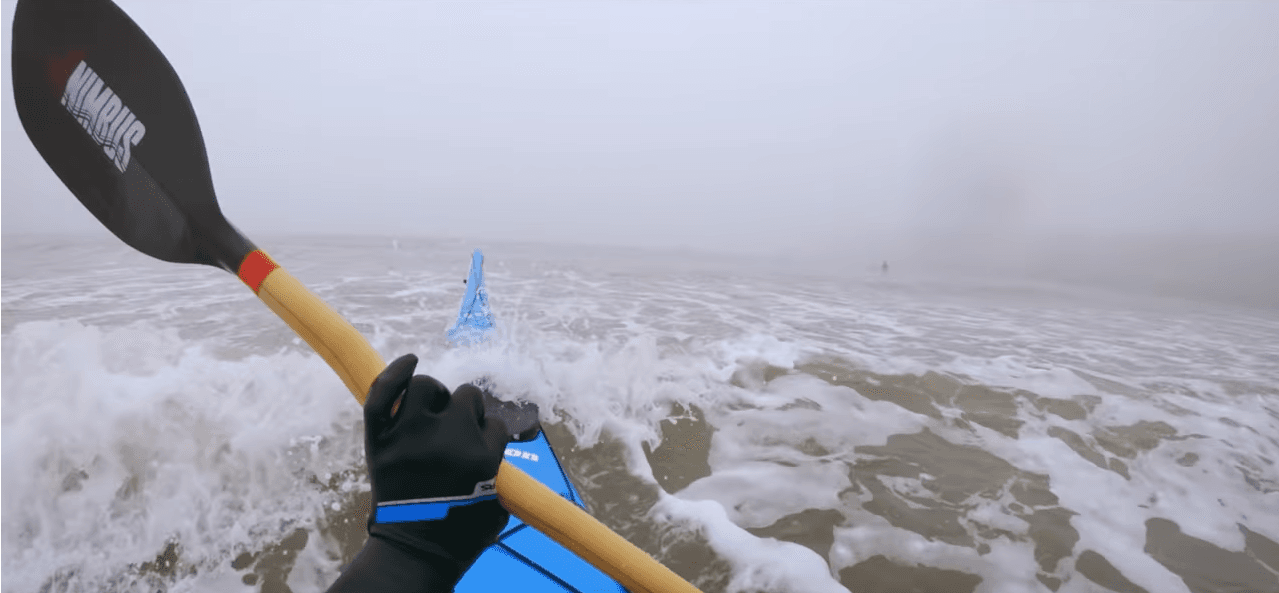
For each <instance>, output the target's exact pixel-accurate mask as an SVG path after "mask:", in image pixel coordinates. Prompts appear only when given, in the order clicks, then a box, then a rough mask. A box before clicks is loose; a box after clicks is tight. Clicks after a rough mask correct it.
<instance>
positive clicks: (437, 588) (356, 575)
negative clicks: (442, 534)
mask: <svg viewBox="0 0 1279 593" xmlns="http://www.w3.org/2000/svg"><path fill="white" fill-rule="evenodd" d="M459 578H461V575H460V574H458V572H457V569H456V568H455V567H454V566H453V565H452V564H451V563H448V562H444V561H442V560H441V561H438V562H436V561H432V560H429V559H428V558H425V557H423V556H419V555H416V554H410V553H408V552H406V551H404V550H401V549H400V548H399V547H397V546H395V545H394V544H391V543H388V542H386V541H383V540H382V539H381V538H377V537H370V538H369V539H368V541H366V542H365V544H364V549H362V550H360V554H359V555H358V556H356V557H355V560H354V561H352V562H351V565H350V566H349V567H347V569H346V571H345V572H343V573H342V576H340V577H338V580H337V581H335V582H334V583H333V586H331V587H329V591H328V593H357V592H358V593H364V592H369V591H377V592H380V593H410V592H411V593H448V592H449V591H452V590H453V587H454V586H455V585H457V581H458V579H459Z"/></svg>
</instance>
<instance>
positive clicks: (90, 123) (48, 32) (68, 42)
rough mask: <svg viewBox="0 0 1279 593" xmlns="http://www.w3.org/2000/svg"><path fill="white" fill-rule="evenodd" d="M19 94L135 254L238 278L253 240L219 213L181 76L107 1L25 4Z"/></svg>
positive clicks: (72, 185) (18, 17) (91, 201)
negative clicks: (216, 269) (222, 270)
mask: <svg viewBox="0 0 1279 593" xmlns="http://www.w3.org/2000/svg"><path fill="white" fill-rule="evenodd" d="M12 68H13V95H14V103H15V104H16V105H17V107H18V117H19V118H20V119H21V120H22V127H23V128H25V129H26V131H27V136H29V137H30V138H31V142H32V143H33V144H35V147H36V150H38V151H39V152H40V155H41V156H43V157H44V160H45V162H47V163H49V166H50V167H51V168H53V171H54V172H55V173H57V174H58V177H59V178H61V179H62V182H63V183H65V184H66V185H67V187H68V188H69V189H70V190H71V193H73V194H75V196H76V198H78V199H79V200H80V202H82V203H83V204H84V205H85V207H86V208H88V209H89V211H90V212H92V213H93V215H94V216H96V217H97V218H98V220H100V221H102V224H103V225H106V227H107V228H108V229H110V230H111V232H112V233H115V235H116V236H117V237H119V238H120V239H121V240H123V241H124V242H125V243H128V244H129V245H131V246H132V247H133V248H134V249H137V250H138V251H141V252H143V253H145V254H147V255H150V256H152V257H156V258H159V259H162V260H165V261H171V262H180V263H200V264H206V265H211V266H217V267H221V268H225V269H226V270H228V271H230V272H232V273H235V272H236V270H237V268H238V267H239V265H240V262H241V261H243V259H244V256H245V255H247V254H248V253H249V252H251V251H253V250H254V249H255V247H254V246H253V244H252V243H250V242H249V241H248V239H246V238H244V236H243V235H241V234H240V233H239V231H237V230H235V228H233V227H232V226H231V224H230V223H228V222H227V220H226V218H225V217H223V216H222V211H221V209H219V208H218V201H217V197H216V196H215V195H214V193H213V180H212V178H211V177H210V174H209V163H208V157H207V155H206V154H205V151H204V139H203V137H201V135H200V126H199V124H198V123H197V122H196V118H195V111H194V110H193V109H192V107H191V100H190V99H189V98H188V97H187V93H186V90H185V89H184V88H183V87H182V82H181V81H180V80H178V74H177V73H176V72H174V71H173V67H172V66H170V65H169V61H168V60H166V59H165V57H164V54H162V53H160V50H159V48H157V47H156V46H155V44H154V43H152V42H151V39H149V38H148V37H147V36H146V33H143V32H142V29H140V28H138V25H137V24H136V23H134V22H133V21H132V20H131V19H130V18H129V17H128V15H126V14H124V11H122V10H120V7H118V6H116V5H115V4H114V3H112V2H110V0H21V1H20V2H18V6H17V9H16V11H15V13H14V18H13V66H12Z"/></svg>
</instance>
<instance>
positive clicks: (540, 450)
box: [447, 249, 626, 593]
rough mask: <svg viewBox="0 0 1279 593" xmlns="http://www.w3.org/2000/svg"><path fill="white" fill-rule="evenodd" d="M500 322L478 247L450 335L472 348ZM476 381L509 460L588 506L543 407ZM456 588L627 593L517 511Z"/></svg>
mask: <svg viewBox="0 0 1279 593" xmlns="http://www.w3.org/2000/svg"><path fill="white" fill-rule="evenodd" d="M495 327H496V324H495V323H494V319H493V311H492V310H491V309H489V302H488V290H487V288H486V287H485V286H484V254H483V253H481V252H480V250H479V249H476V250H475V253H474V254H472V256H471V273H470V274H469V275H468V276H467V279H466V296H464V297H462V306H461V309H460V310H459V311H458V314H457V322H456V323H454V325H453V327H451V328H449V330H448V334H447V335H448V338H449V341H450V342H451V343H452V344H453V345H454V346H455V347H467V346H473V345H476V344H480V343H483V342H485V341H486V340H488V339H489V338H490V337H492V334H493V331H494V328H495ZM475 384H476V385H477V386H479V387H480V388H481V389H483V390H484V394H485V397H484V399H485V402H484V409H485V415H487V416H489V417H497V418H501V419H502V420H503V421H504V422H505V423H506V426H507V428H508V429H510V432H511V435H512V436H511V443H510V444H509V445H507V448H506V460H507V461H508V462H510V463H512V464H514V465H515V466H516V467H518V468H520V469H522V470H524V471H525V472H527V473H528V475H530V476H532V477H533V479H535V480H537V481H539V482H541V483H543V484H545V485H546V486H547V487H549V488H550V489H551V490H554V491H555V492H557V493H559V495H560V496H563V497H564V498H567V499H568V500H570V501H572V502H573V503H574V504H576V505H577V506H579V507H582V508H586V507H585V505H583V504H582V499H581V498H580V497H579V496H578V494H577V489H576V488H574V487H573V482H572V481H571V480H569V479H568V475H567V474H565V473H564V469H563V468H561V467H560V462H559V459H558V458H556V457H555V451H554V450H552V449H551V444H550V442H548V441H547V440H546V434H545V433H543V432H542V427H541V425H540V424H539V423H538V412H537V406H536V405H535V404H533V403H531V402H519V401H514V402H510V401H502V400H500V399H498V398H496V397H494V396H493V395H492V394H491V393H490V392H489V390H488V388H487V381H485V380H484V379H480V380H479V381H476V382H475ZM454 591H456V592H457V593H478V592H481V591H483V592H489V591H519V592H520V593H542V592H545V593H564V592H566V591H567V592H573V593H594V592H607V593H626V589H624V588H623V587H622V586H621V585H620V584H618V583H617V581H614V580H613V579H612V578H610V577H609V576H608V575H606V574H604V573H603V572H601V571H600V570H599V569H597V568H595V567H594V566H591V565H590V564H588V563H587V562H586V561H585V560H582V559H581V558H578V557H577V556H576V555H575V554H573V553H572V552H570V551H568V550H567V549H566V548H564V547H563V546H561V545H559V544H558V543H556V542H555V540H552V539H551V538H549V537H546V536H545V535H543V534H542V533H541V532H540V531H537V530H536V529H533V528H532V527H529V526H528V525H526V524H525V523H524V522H523V521H521V520H520V519H519V518H518V517H515V516H514V515H512V516H511V520H510V521H509V522H508V523H507V524H506V528H505V529H503V530H502V535H500V536H498V540H497V543H495V544H493V545H492V546H489V548H488V549H487V550H484V553H483V554H481V555H480V557H479V559H478V560H476V561H475V564H474V565H472V566H471V568H470V570H468V571H467V572H466V574H465V575H463V576H462V580H461V581H459V582H458V584H457V588H456V589H454Z"/></svg>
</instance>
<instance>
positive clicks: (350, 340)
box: [239, 250, 697, 593]
mask: <svg viewBox="0 0 1279 593" xmlns="http://www.w3.org/2000/svg"><path fill="white" fill-rule="evenodd" d="M239 276H240V279H241V280H244V282H245V284H248V285H249V287H250V288H252V289H253V290H254V292H256V293H257V295H258V297H259V298H261V299H262V302H264V303H266V306H268V307H270V308H271V310H272V311H275V314H276V315H279V316H280V319H283V320H284V322H285V323H288V324H289V327H292V328H293V331H295V332H297V334H298V335H299V336H301V337H302V339H303V340H306V343H307V344H310V345H311V347H312V348H314V349H315V351H316V352H318V353H319V354H320V357H322V358H323V359H324V361H325V362H327V363H328V364H329V366H330V367H332V368H333V370H334V371H336V372H337V374H338V376H339V377H341V378H342V382H343V383H345V384H346V387H347V389H349V390H350V391H351V395H354V396H355V399H356V401H358V402H360V405H361V406H363V405H364V400H365V399H366V398H367V397H368V393H369V387H371V386H372V385H373V379H374V378H376V377H377V376H378V374H379V373H381V372H382V369H384V368H386V363H385V362H383V360H382V356H381V355H379V354H378V353H377V351H376V350H374V349H373V346H372V345H370V344H369V342H368V340H366V339H364V336H362V335H360V332H359V331H356V329H355V328H354V327H352V326H351V324H350V323H348V322H347V320H346V319H344V318H343V317H342V316H341V315H339V314H338V313H337V312H336V311H334V310H333V309H331V308H330V307H329V306H328V305H326V304H325V303H324V301H322V300H320V298H319V297H317V296H315V295H314V294H312V293H311V291H309V290H307V289H306V287H305V286H303V285H302V283H301V282H299V281H298V279H297V278H294V277H293V275H292V274H290V273H288V271H286V270H285V269H284V268H282V267H280V266H279V264H277V263H275V262H274V261H272V260H271V258H270V257H267V255H266V254H265V253H263V252H262V251H260V250H259V251H254V252H253V253H250V254H249V256H248V257H247V258H245V261H244V263H243V264H241V266H240V273H239ZM497 497H498V500H500V501H501V503H502V506H503V507H505V508H506V510H508V511H510V512H511V514H513V515H515V516H516V517H519V518H520V519H522V520H523V521H524V522H525V523H528V524H529V525H532V526H533V527H534V528H536V529H537V530H538V531H541V532H542V533H545V534H546V535H547V536H549V537H550V538H551V539H553V540H555V541H557V542H559V543H560V544H561V545H563V546H564V547H566V548H568V549H569V550H571V551H572V552H573V553H574V554H577V555H578V556H579V557H581V558H582V559H583V560H586V561H587V562H590V563H591V564H592V565H594V566H595V567H596V568H598V569H600V570H602V571H604V572H605V573H606V574H608V575H609V576H611V577H613V578H614V579H617V581H618V582H620V583H622V585H623V586H625V587H626V588H627V589H630V590H631V591H632V592H633V593H641V592H652V593H681V592H694V591H697V589H696V588H695V587H693V586H692V585H690V584H689V583H688V582H687V581H685V580H684V579H681V578H680V577H679V576H678V575H676V574H675V573H674V572H671V570H670V569H669V568H666V567H665V566H662V564H661V563H659V562H658V561H656V560H654V559H653V558H652V557H651V556H649V555H648V554H646V553H644V551H643V550H641V549H639V548H637V547H635V545H634V544H632V543H630V542H628V541H626V540H625V539H622V537H621V536H620V535H617V534H616V533H613V531H612V530H610V529H609V528H608V527H605V526H604V524H603V523H600V522H599V521H597V520H596V519H595V517H592V516H590V515H589V514H588V513H587V512H586V511H583V510H582V509H581V508H579V507H578V506H577V505H575V504H573V503H571V502H569V501H568V500H565V499H564V498H563V497H561V496H560V495H558V494H556V493H555V492H554V491H552V490H551V489H550V488H547V487H546V486H545V485H544V484H542V483H541V482H538V481H537V480H534V479H533V478H532V477H530V476H529V475H528V474H526V473H524V472H523V471H521V470H520V469H519V468H517V467H515V466H513V465H511V464H509V463H506V462H505V461H503V462H502V465H501V466H500V467H499V468H498V471H497Z"/></svg>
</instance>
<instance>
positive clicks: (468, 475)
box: [364, 354, 510, 581]
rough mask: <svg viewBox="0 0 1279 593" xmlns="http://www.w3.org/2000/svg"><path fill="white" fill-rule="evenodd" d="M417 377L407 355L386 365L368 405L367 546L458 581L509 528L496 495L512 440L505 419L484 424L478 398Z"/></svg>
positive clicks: (468, 388) (471, 391)
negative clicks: (381, 544) (375, 542)
mask: <svg viewBox="0 0 1279 593" xmlns="http://www.w3.org/2000/svg"><path fill="white" fill-rule="evenodd" d="M416 367H417V357H416V356H414V355H412V354H406V355H404V356H401V357H400V358H398V359H396V360H395V361H394V362H392V363H391V364H389V365H387V367H386V369H385V370H383V371H382V373H381V374H379V375H378V377H377V379H375V380H374V381H373V386H372V387H371V388H370V389H369V397H368V400H367V401H366V402H365V404H364V434H365V437H364V438H365V445H364V449H365V454H366V455H367V456H368V465H369V477H370V480H371V481H372V483H373V510H372V512H371V513H370V514H369V536H370V538H378V539H381V540H384V541H386V542H388V543H390V544H392V545H394V546H395V547H397V548H399V549H400V550H401V551H404V552H407V553H409V554H411V555H413V556H416V557H418V558H421V559H423V560H426V561H428V562H431V563H432V564H434V565H437V566H438V567H441V568H440V569H441V570H442V571H444V572H443V573H442V576H444V577H445V578H446V579H451V580H453V581H455V580H456V579H458V578H460V577H461V574H462V573H463V572H465V571H466V569H467V568H468V567H470V565H471V564H472V563H474V562H475V559H476V558H477V557H478V556H479V554H480V552H482V551H483V550H484V548H485V547H487V546H488V545H489V544H491V543H493V542H494V541H495V540H496V538H497V536H498V534H500V533H501V531H502V528H503V527H505V526H506V522H507V519H509V518H510V514H509V513H507V512H506V509H503V508H502V506H501V505H500V504H499V503H498V502H497V494H496V490H495V489H494V485H493V484H494V480H495V478H496V476H497V468H498V465H499V464H501V462H502V457H503V455H504V453H505V451H506V444H507V442H508V441H509V440H510V436H509V434H508V433H507V430H506V426H505V424H504V423H503V422H502V420H501V419H499V418H485V416H484V398H483V394H482V392H481V391H480V390H479V388H477V387H475V386H474V385H463V386H461V387H458V388H457V391H455V392H454V393H453V394H452V395H450V394H449V390H448V388H446V387H444V385H442V384H440V382H439V381H436V380H435V379H433V378H431V377H428V376H425V375H418V376H416V377H415V376H413V370H414V368H416ZM397 401H398V405H399V407H398V409H396V410H395V412H394V413H392V409H393V408H394V407H395V406H396V404H397Z"/></svg>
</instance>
